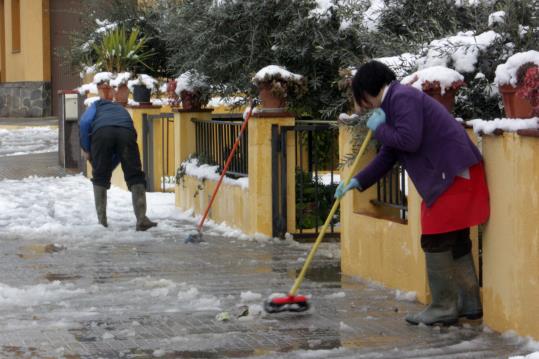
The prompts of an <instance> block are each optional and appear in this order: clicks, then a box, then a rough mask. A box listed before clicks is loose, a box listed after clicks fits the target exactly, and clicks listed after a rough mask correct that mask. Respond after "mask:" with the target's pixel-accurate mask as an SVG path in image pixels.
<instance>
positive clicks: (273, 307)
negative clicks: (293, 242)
mask: <svg viewBox="0 0 539 359" xmlns="http://www.w3.org/2000/svg"><path fill="white" fill-rule="evenodd" d="M371 137H372V131H371V130H369V132H367V136H365V139H364V140H363V144H362V145H361V148H360V149H359V152H358V154H357V156H356V159H355V160H354V163H353V164H352V168H351V170H350V172H349V173H348V175H347V176H346V178H345V181H344V186H345V187H346V185H348V183H349V182H350V179H352V176H353V175H354V173H356V172H357V171H358V170H359V161H360V159H361V157H362V156H363V153H364V152H365V150H366V148H367V145H368V144H369V142H370V140H371ZM340 203H341V198H337V199H335V203H333V207H331V211H330V212H329V214H328V217H327V218H326V222H325V223H324V225H323V226H322V229H321V230H320V233H319V234H318V237H317V238H316V241H315V242H314V244H313V247H312V248H311V251H310V252H309V255H308V256H307V259H306V260H305V263H304V264H303V268H302V269H301V272H300V273H299V275H298V276H297V278H296V281H295V282H294V285H293V286H292V288H291V289H290V291H289V292H288V295H287V296H286V297H275V298H271V299H267V300H266V301H265V302H264V310H265V311H266V312H267V313H279V312H284V311H289V312H303V311H305V310H307V309H309V307H310V305H309V302H308V301H307V297H305V296H304V295H297V292H298V289H299V287H300V285H301V283H302V282H303V279H304V278H305V273H307V269H308V268H309V266H310V265H311V262H312V261H313V258H314V255H315V254H316V251H317V250H318V247H319V246H320V243H322V239H324V235H325V234H326V231H327V229H328V226H329V224H330V223H331V219H332V218H333V216H334V215H335V212H336V211H337V208H339V204H340Z"/></svg>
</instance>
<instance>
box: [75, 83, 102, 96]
mask: <svg viewBox="0 0 539 359" xmlns="http://www.w3.org/2000/svg"><path fill="white" fill-rule="evenodd" d="M77 91H78V92H79V93H80V94H81V95H86V94H88V93H97V84H95V83H93V82H92V83H89V84H84V85H81V86H80V87H77Z"/></svg>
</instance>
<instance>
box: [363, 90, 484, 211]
mask: <svg viewBox="0 0 539 359" xmlns="http://www.w3.org/2000/svg"><path fill="white" fill-rule="evenodd" d="M381 108H382V109H383V110H384V112H385V113H386V122H385V123H383V124H381V125H380V126H378V128H377V129H376V131H375V132H374V137H375V138H376V139H377V140H378V141H379V142H380V143H381V144H382V147H381V149H380V152H378V154H377V155H376V157H375V158H374V159H373V160H372V161H371V163H369V164H368V165H367V166H366V167H365V169H363V170H362V171H360V172H359V173H358V174H356V175H355V178H356V179H357V180H358V181H359V183H360V185H361V188H362V189H366V188H368V187H370V186H371V185H373V184H374V183H376V182H377V181H378V180H379V179H380V178H382V177H383V176H384V175H385V174H386V173H387V172H388V171H389V170H390V169H391V168H392V167H393V165H394V164H395V162H397V161H399V162H400V163H401V164H402V165H403V167H404V168H405V169H406V171H407V172H408V174H409V175H410V178H411V180H412V182H413V183H414V186H415V187H416V189H417V191H418V192H419V194H420V195H421V197H422V198H423V200H424V201H425V203H426V205H427V206H428V207H430V206H432V204H433V203H434V202H435V201H436V199H437V198H438V197H439V196H440V195H441V194H442V193H443V192H444V191H445V190H446V189H447V188H449V186H450V185H451V184H452V183H453V179H454V178H455V176H456V175H458V174H459V173H462V172H463V171H464V170H466V169H467V168H470V167H471V166H473V165H474V164H476V163H479V162H480V161H482V157H481V154H480V153H479V150H478V149H477V147H476V146H475V145H474V144H473V143H472V141H471V140H470V138H469V137H468V134H467V133H466V131H465V130H464V128H463V127H462V125H461V124H460V123H458V122H457V121H455V119H454V118H453V116H452V115H451V114H450V113H449V112H448V111H447V110H446V109H445V107H443V105H441V104H440V103H439V102H438V101H436V100H434V99H433V98H432V97H430V96H428V95H426V94H424V93H423V92H421V91H419V90H417V89H415V88H413V87H412V86H407V85H401V84H400V83H398V82H397V81H394V82H392V83H391V84H390V85H389V89H388V91H387V94H386V97H385V98H384V101H383V102H382V106H381Z"/></svg>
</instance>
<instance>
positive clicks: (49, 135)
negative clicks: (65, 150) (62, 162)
mask: <svg viewBox="0 0 539 359" xmlns="http://www.w3.org/2000/svg"><path fill="white" fill-rule="evenodd" d="M29 139H31V140H29ZM56 151H58V129H57V128H55V127H24V128H17V129H13V130H8V129H0V157H6V156H17V155H25V154H29V153H45V152H56Z"/></svg>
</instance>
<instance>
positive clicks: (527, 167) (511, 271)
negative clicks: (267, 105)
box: [483, 133, 539, 340]
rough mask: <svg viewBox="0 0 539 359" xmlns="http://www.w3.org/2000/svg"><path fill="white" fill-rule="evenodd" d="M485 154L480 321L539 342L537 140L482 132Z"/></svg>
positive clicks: (538, 150) (538, 178)
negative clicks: (486, 213)
mask: <svg viewBox="0 0 539 359" xmlns="http://www.w3.org/2000/svg"><path fill="white" fill-rule="evenodd" d="M536 135H539V133H537V134H536ZM483 153H484V158H485V169H486V172H487V182H488V186H489V191H490V201H491V202H490V203H491V206H490V208H491V214H490V219H489V221H488V222H487V224H486V226H485V231H484V234H483V312H484V317H483V322H484V323H485V324H486V325H488V326H489V327H490V328H492V329H494V330H496V331H500V332H503V331H506V330H509V329H513V330H515V331H516V332H517V333H518V334H519V335H521V336H531V337H533V338H534V339H535V340H539V321H538V320H537V318H539V301H538V300H537V298H539V225H538V218H539V190H538V188H539V163H538V162H537V157H538V155H539V138H537V137H523V136H519V135H517V134H516V133H504V134H503V135H502V136H484V137H483Z"/></svg>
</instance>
